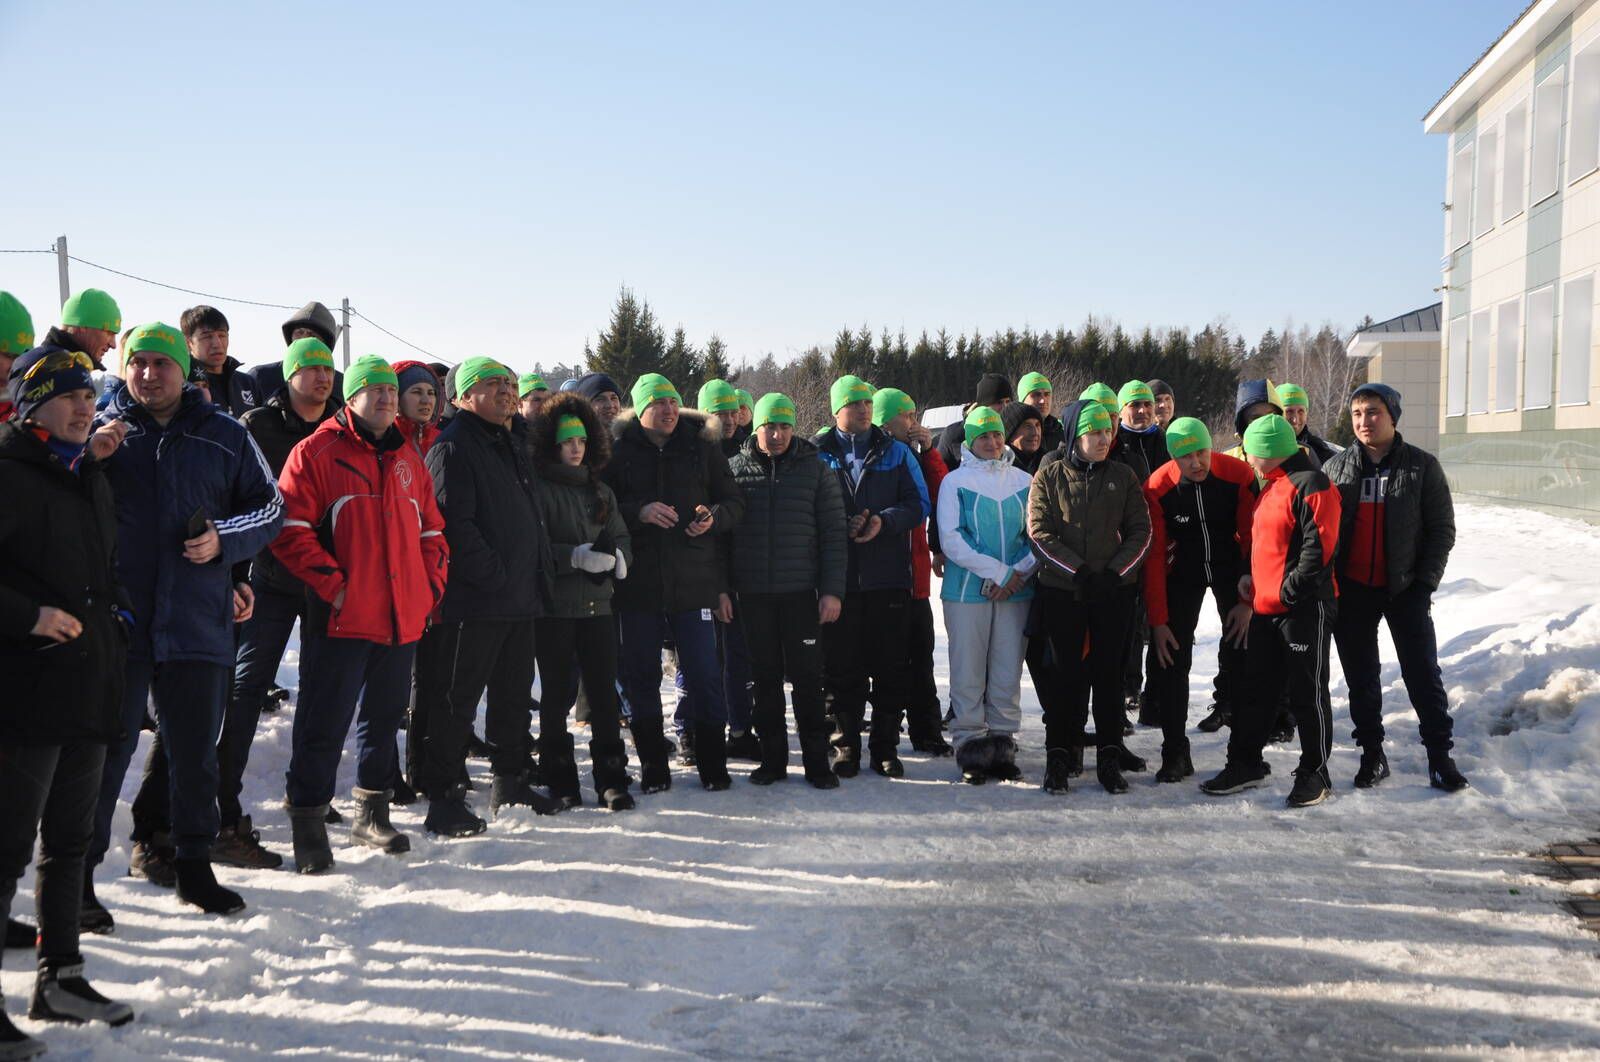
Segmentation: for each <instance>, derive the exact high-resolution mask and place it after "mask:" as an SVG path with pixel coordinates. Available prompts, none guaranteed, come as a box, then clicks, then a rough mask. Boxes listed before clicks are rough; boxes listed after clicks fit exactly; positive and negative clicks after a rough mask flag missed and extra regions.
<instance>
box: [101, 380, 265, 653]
mask: <svg viewBox="0 0 1600 1062" xmlns="http://www.w3.org/2000/svg"><path fill="white" fill-rule="evenodd" d="M116 418H120V419H122V420H124V421H126V422H127V423H128V435H127V438H125V439H123V441H122V445H121V446H120V447H118V448H117V452H116V453H114V454H112V455H111V458H110V460H108V461H107V462H106V475H107V478H108V479H109V480H110V483H111V489H112V492H113V494H114V495H115V497H116V506H117V576H118V578H119V580H120V581H121V582H122V585H123V586H124V587H126V588H127V591H128V596H129V598H130V599H131V600H132V602H133V615H134V628H133V639H132V644H131V646H130V647H129V651H128V655H129V657H130V658H132V659H135V660H149V661H153V662H155V663H164V662H166V661H169V660H196V661H203V662H207V663H214V664H222V665H224V666H227V667H232V666H233V662H234V641H233V577H232V569H233V565H234V564H236V563H237V562H239V561H242V560H249V559H250V558H251V557H254V556H255V555H256V554H257V553H259V552H261V551H262V550H263V549H265V548H266V547H267V544H268V543H270V542H271V541H272V540H273V539H274V538H276V537H277V535H278V529H279V528H280V527H281V526H282V524H283V496H282V495H280V494H279V493H278V484H277V481H276V479H274V477H273V475H272V470H271V469H269V468H268V467H267V461H266V458H264V457H262V456H261V451H260V449H259V448H257V446H256V443H255V440H254V439H252V438H251V437H250V433H249V432H248V431H246V430H245V427H244V425H243V424H240V423H239V422H238V421H236V420H234V419H233V418H232V417H230V416H228V415H227V414H226V413H224V412H222V411H221V410H220V409H218V408H217V407H216V406H214V405H212V404H211V403H209V402H207V401H206V400H205V399H204V398H203V397H202V396H201V394H200V392H199V390H198V389H196V388H194V387H186V388H184V392H183V399H182V402H181V404H180V405H179V407H178V411H177V413H176V414H175V415H174V416H173V418H172V421H171V423H169V424H168V425H167V427H166V428H165V430H163V429H162V427H161V425H160V424H158V423H157V422H156V420H155V418H154V417H152V416H151V415H150V414H149V413H147V412H145V410H144V407H142V406H140V405H139V404H138V403H136V402H134V401H133V396H132V394H131V393H130V392H128V391H126V390H123V391H120V392H118V393H117V395H116V396H115V397H114V398H113V399H112V402H111V405H110V406H108V407H107V409H106V411H105V413H104V414H102V417H101V419H102V420H110V419H116ZM197 511H203V512H204V515H205V517H206V518H207V519H209V520H211V521H212V522H213V523H214V524H216V526H217V533H218V535H219V536H220V539H221V545H222V553H221V555H220V556H219V557H218V558H217V559H216V560H213V561H212V562H211V563H209V564H195V563H193V562H191V561H189V560H186V559H185V558H184V556H183V542H184V539H186V538H187V537H188V534H187V528H188V525H189V519H190V517H191V516H192V515H194V514H195V513H196V512H197Z"/></svg>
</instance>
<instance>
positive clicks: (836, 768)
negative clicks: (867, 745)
mask: <svg viewBox="0 0 1600 1062" xmlns="http://www.w3.org/2000/svg"><path fill="white" fill-rule="evenodd" d="M833 773H834V774H835V775H837V776H838V777H840V778H854V777H855V776H856V775H858V774H860V773H861V750H860V749H859V748H839V747H837V746H835V747H834V750H833Z"/></svg>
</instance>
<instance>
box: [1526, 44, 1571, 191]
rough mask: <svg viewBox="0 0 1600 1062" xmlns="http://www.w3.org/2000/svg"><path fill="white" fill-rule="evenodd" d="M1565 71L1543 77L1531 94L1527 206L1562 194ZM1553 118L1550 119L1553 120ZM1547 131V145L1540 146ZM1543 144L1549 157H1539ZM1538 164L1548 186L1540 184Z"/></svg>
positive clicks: (1557, 71)
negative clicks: (1542, 132) (1541, 135)
mask: <svg viewBox="0 0 1600 1062" xmlns="http://www.w3.org/2000/svg"><path fill="white" fill-rule="evenodd" d="M1566 79H1567V68H1566V67H1565V66H1559V67H1557V68H1556V69H1554V70H1552V71H1550V73H1549V74H1546V75H1545V78H1544V80H1543V81H1541V82H1539V85H1538V87H1537V88H1535V89H1534V90H1533V137H1532V140H1533V153H1532V155H1531V156H1530V162H1529V171H1528V172H1529V181H1530V185H1529V189H1528V205H1529V206H1530V207H1535V206H1538V205H1539V204H1540V203H1542V202H1544V201H1545V200H1546V199H1549V198H1550V197H1551V196H1553V195H1555V194H1556V193H1557V192H1559V191H1561V187H1562V186H1561V132H1562V129H1563V128H1564V125H1565V122H1564V117H1565V116H1564V115H1563V114H1562V113H1561V108H1562V106H1563V105H1564V104H1565V102H1566V96H1567V80H1566ZM1552 116H1553V117H1552ZM1541 129H1547V130H1548V137H1549V139H1548V141H1547V142H1541V140H1540V138H1539V131H1540V130H1541ZM1541 144H1543V146H1544V147H1545V153H1546V154H1547V155H1548V157H1544V155H1541V152H1540V150H1539V149H1540V146H1541ZM1541 161H1543V162H1544V164H1545V165H1546V166H1547V167H1548V169H1549V173H1548V175H1547V176H1548V184H1541V182H1540V179H1539V178H1540V177H1541V174H1540V163H1541Z"/></svg>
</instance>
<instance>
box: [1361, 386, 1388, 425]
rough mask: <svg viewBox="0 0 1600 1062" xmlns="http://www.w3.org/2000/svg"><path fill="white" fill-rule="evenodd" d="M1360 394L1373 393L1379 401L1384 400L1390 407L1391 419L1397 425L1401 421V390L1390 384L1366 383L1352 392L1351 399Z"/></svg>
mask: <svg viewBox="0 0 1600 1062" xmlns="http://www.w3.org/2000/svg"><path fill="white" fill-rule="evenodd" d="M1360 395H1372V396H1373V397H1374V398H1376V399H1378V401H1380V402H1382V403H1383V404H1384V405H1385V406H1387V407H1388V409H1389V417H1390V419H1392V420H1393V421H1394V422H1395V424H1396V425H1398V424H1399V423H1400V392H1399V391H1396V390H1395V389H1394V388H1392V387H1390V386H1389V385H1388V384H1381V383H1364V384H1362V385H1361V386H1360V387H1358V388H1356V389H1355V390H1354V391H1351V392H1350V400H1351V401H1352V402H1353V401H1355V399H1356V398H1357V397H1358V396H1360Z"/></svg>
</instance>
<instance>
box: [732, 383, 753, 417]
mask: <svg viewBox="0 0 1600 1062" xmlns="http://www.w3.org/2000/svg"><path fill="white" fill-rule="evenodd" d="M734 394H736V395H738V396H739V404H740V405H741V406H743V407H744V408H746V409H748V410H752V411H753V410H754V409H755V408H756V396H755V395H753V394H751V393H750V392H749V391H746V390H745V389H744V388H742V387H741V388H739V389H738V390H736V391H735V392H734Z"/></svg>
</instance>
